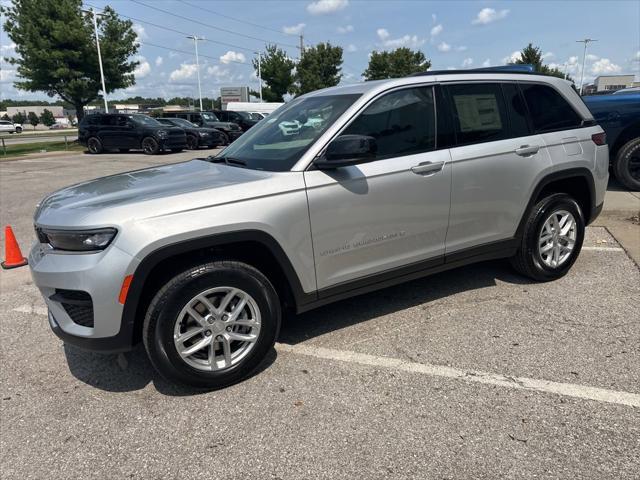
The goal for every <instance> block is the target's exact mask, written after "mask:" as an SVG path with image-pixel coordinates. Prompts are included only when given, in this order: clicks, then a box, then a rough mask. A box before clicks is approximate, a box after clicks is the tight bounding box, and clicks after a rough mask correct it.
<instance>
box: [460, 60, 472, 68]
mask: <svg viewBox="0 0 640 480" xmlns="http://www.w3.org/2000/svg"><path fill="white" fill-rule="evenodd" d="M471 65H473V58H465V59H464V60H463V61H462V68H467V67H470V66H471Z"/></svg>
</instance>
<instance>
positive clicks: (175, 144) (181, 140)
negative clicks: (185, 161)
mask: <svg viewBox="0 0 640 480" xmlns="http://www.w3.org/2000/svg"><path fill="white" fill-rule="evenodd" d="M160 148H162V149H166V150H171V149H177V148H182V149H183V150H184V149H186V148H187V136H186V135H183V136H177V137H167V138H163V139H160Z"/></svg>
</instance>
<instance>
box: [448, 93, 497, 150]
mask: <svg viewBox="0 0 640 480" xmlns="http://www.w3.org/2000/svg"><path fill="white" fill-rule="evenodd" d="M448 89H449V95H450V96H451V103H452V106H453V123H454V127H455V130H456V139H457V141H456V143H457V144H458V145H468V144H472V143H480V142H492V141H495V140H501V139H504V138H507V137H508V132H507V129H508V125H509V122H508V120H507V113H506V108H505V104H504V98H503V97H502V90H501V88H500V84H497V83H473V84H471V83H470V84H461V85H451V86H449V87H448Z"/></svg>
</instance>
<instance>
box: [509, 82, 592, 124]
mask: <svg viewBox="0 0 640 480" xmlns="http://www.w3.org/2000/svg"><path fill="white" fill-rule="evenodd" d="M521 88H522V93H523V94H524V98H525V100H526V102H527V106H528V107H529V112H530V113H531V120H532V122H533V128H534V129H535V130H536V132H541V131H542V132H544V131H549V130H561V129H563V128H576V127H578V126H580V124H581V123H582V118H580V116H579V115H578V114H577V113H576V112H575V110H574V109H573V108H572V107H571V105H569V103H568V102H567V101H566V100H565V99H564V97H563V96H562V95H560V94H559V93H558V92H557V91H556V90H554V89H553V88H551V87H548V86H547V85H535V84H526V83H523V84H522V85H521Z"/></svg>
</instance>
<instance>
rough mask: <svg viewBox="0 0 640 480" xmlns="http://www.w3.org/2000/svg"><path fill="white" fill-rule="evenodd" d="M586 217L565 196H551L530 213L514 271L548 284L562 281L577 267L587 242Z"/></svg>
mask: <svg viewBox="0 0 640 480" xmlns="http://www.w3.org/2000/svg"><path fill="white" fill-rule="evenodd" d="M584 229H585V224H584V216H583V214H582V210H581V209H580V206H579V205H578V204H577V202H576V201H575V200H574V199H573V198H572V197H570V196H569V195H566V194H564V193H556V194H552V195H549V196H548V197H545V198H543V199H542V200H541V201H539V202H538V203H537V204H536V205H535V206H534V207H533V209H532V210H531V212H530V213H529V216H528V218H527V222H526V224H525V228H524V232H523V234H522V240H521V243H520V246H519V247H518V251H517V253H516V255H515V256H514V257H512V258H511V264H512V265H513V267H514V268H515V269H516V270H517V271H518V272H520V273H521V274H522V275H525V276H527V277H529V278H532V279H534V280H537V281H539V282H547V281H550V280H555V279H558V278H561V277H563V276H564V275H566V273H567V272H568V271H569V269H570V268H571V266H572V265H573V264H574V262H575V261H576V259H577V258H578V255H579V253H580V249H581V248H582V242H583V241H584Z"/></svg>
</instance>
